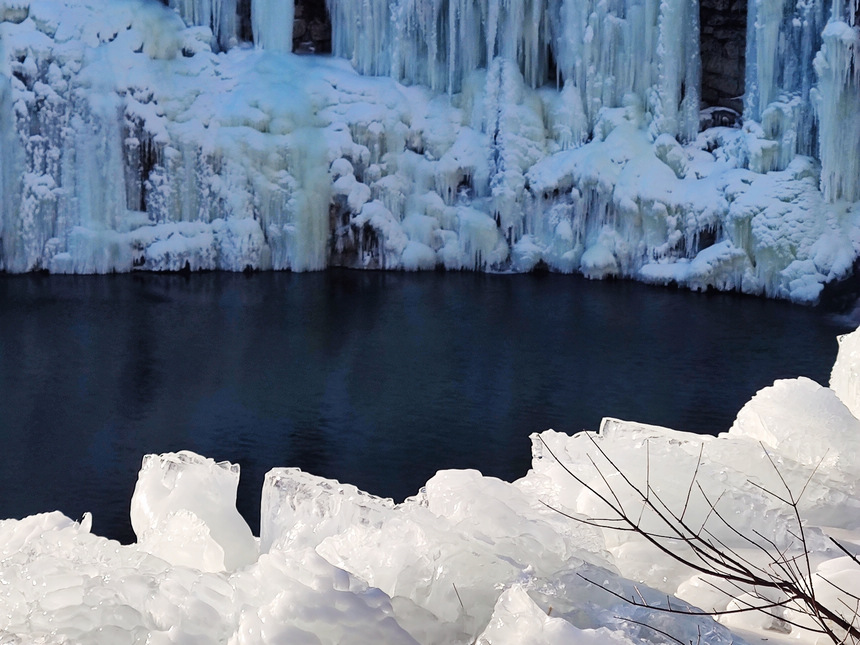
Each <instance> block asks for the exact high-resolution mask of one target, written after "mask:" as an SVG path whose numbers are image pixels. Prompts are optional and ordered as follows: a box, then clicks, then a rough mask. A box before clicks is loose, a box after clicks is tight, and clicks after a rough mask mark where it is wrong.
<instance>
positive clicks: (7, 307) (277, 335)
mask: <svg viewBox="0 0 860 645" xmlns="http://www.w3.org/2000/svg"><path fill="white" fill-rule="evenodd" d="M849 325H850V323H849V321H848V319H846V318H842V319H837V318H835V317H830V316H828V315H826V314H824V313H823V312H822V311H820V310H817V309H811V308H804V307H797V306H792V305H789V304H786V303H781V302H771V301H764V300H759V299H755V298H746V297H740V296H734V295H726V294H715V295H701V294H691V293H687V292H670V291H666V290H661V289H654V288H649V287H646V286H643V285H638V284H633V283H628V282H604V283H594V282H588V281H585V280H582V279H578V278H574V277H566V276H554V275H545V276H493V275H483V274H478V275H475V274H419V275H414V274H402V273H377V272H373V273H371V272H354V271H335V270H332V271H327V272H324V273H315V274H303V275H295V274H290V273H266V274H254V275H238V274H221V273H211V274H202V275H192V276H186V275H151V274H134V275H122V276H97V277H81V276H77V277H74V276H38V275H37V276H4V277H2V278H0V392H2V395H0V424H2V425H0V431H2V437H3V439H4V450H3V451H0V517H20V516H23V515H27V514H31V513H34V512H39V511H45V510H53V509H60V510H62V511H63V512H64V513H66V514H67V515H69V516H71V517H73V518H78V517H80V516H81V514H82V513H83V512H84V511H88V510H89V511H92V512H93V514H94V530H95V531H96V532H98V533H100V534H105V535H108V536H110V537H115V538H119V539H122V540H124V541H128V540H131V539H133V534H132V533H131V528H130V526H129V523H128V502H129V498H130V495H131V491H132V490H133V488H134V482H135V478H136V473H137V469H138V467H139V465H140V460H141V457H142V456H143V454H144V453H147V452H164V451H169V450H180V449H185V448H187V449H191V450H194V451H197V452H200V453H202V454H205V455H207V456H210V457H214V458H216V459H219V460H220V459H229V460H231V461H234V462H238V463H240V464H241V467H242V484H241V485H240V490H239V508H240V510H241V511H242V513H243V514H244V515H245V516H246V517H247V518H248V520H249V522H250V523H251V526H252V527H256V526H257V525H258V522H259V490H260V487H261V485H262V480H263V476H264V474H265V472H266V471H267V470H268V469H269V468H272V467H274V466H287V465H288V466H299V467H301V468H303V469H305V470H308V471H310V472H312V473H315V474H318V475H323V476H326V477H332V478H337V479H341V480H343V481H349V482H350V483H353V484H356V485H357V486H359V487H360V488H363V489H365V490H368V491H370V492H373V493H376V494H379V495H385V496H392V497H395V498H397V499H402V498H404V497H406V496H408V495H411V494H414V493H415V492H416V491H417V489H418V488H419V487H420V486H421V485H422V484H423V482H424V481H426V480H427V479H428V478H429V477H430V476H431V475H432V474H433V473H435V472H436V470H438V469H442V468H478V469H480V470H481V471H482V472H484V474H488V475H494V476H498V477H502V478H505V479H514V478H517V477H519V476H522V475H523V474H525V472H526V470H527V469H528V467H529V462H530V453H529V440H528V435H529V434H530V433H532V432H536V431H540V430H544V429H546V428H555V429H556V430H560V431H564V432H570V433H572V432H576V431H578V430H581V429H583V428H587V429H596V428H597V426H598V424H599V421H600V418H601V417H602V416H616V417H621V418H628V419H635V420H639V421H643V422H648V423H655V424H660V425H667V426H670V427H675V428H678V429H683V430H691V431H695V432H707V433H716V432H720V431H723V430H727V429H728V427H729V426H730V425H731V422H732V419H733V418H734V415H735V413H736V412H737V410H738V408H739V407H740V406H741V405H742V404H743V403H744V402H745V401H746V400H747V399H749V397H750V396H751V395H752V394H753V393H754V392H755V391H756V390H757V389H759V388H761V387H763V386H765V385H768V384H770V383H771V382H772V381H773V380H774V379H776V378H786V377H793V376H796V375H801V374H802V375H806V376H809V377H811V378H813V379H815V380H817V381H819V382H821V383H825V384H826V382H827V379H828V376H829V370H830V366H831V364H832V362H833V359H834V357H835V355H836V341H835V336H836V335H837V334H838V333H842V332H844V331H847V330H848V329H849Z"/></svg>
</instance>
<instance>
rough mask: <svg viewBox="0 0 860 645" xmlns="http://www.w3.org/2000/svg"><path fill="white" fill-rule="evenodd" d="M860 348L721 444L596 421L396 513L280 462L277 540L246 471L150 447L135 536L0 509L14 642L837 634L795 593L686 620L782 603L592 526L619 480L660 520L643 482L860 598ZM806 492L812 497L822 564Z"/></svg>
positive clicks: (623, 497) (763, 561) (769, 392)
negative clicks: (511, 469)
mask: <svg viewBox="0 0 860 645" xmlns="http://www.w3.org/2000/svg"><path fill="white" fill-rule="evenodd" d="M858 346H860V329H858V330H857V331H855V332H853V333H851V334H849V335H846V336H843V337H841V338H840V345H839V355H838V358H837V361H836V364H835V365H834V369H833V376H832V387H833V389H829V388H825V387H822V386H820V385H818V384H816V383H813V382H812V381H810V380H809V379H805V378H799V379H792V380H781V381H777V382H776V383H775V384H774V385H773V386H771V387H768V388H765V389H764V390H762V391H761V392H759V393H758V394H756V395H755V396H754V397H753V398H752V399H751V400H750V401H749V403H747V404H746V405H745V406H744V407H743V409H742V410H741V411H740V412H739V414H738V417H737V419H736V421H735V423H734V424H733V425H732V427H731V429H730V430H729V431H728V432H727V433H724V434H721V435H719V436H717V437H712V436H698V435H692V434H687V433H683V432H678V431H674V430H669V429H666V428H660V427H656V426H648V425H644V424H640V423H634V422H628V421H620V420H617V419H611V418H608V419H604V421H603V423H602V424H601V428H600V432H599V433H596V434H595V433H591V432H582V433H580V434H577V435H574V436H567V435H563V434H559V433H556V432H553V431H552V430H548V431H546V432H543V433H541V434H540V435H533V437H532V441H533V450H532V452H533V459H532V469H531V470H530V471H529V473H528V474H527V475H526V476H525V477H523V478H522V479H520V480H518V481H515V482H513V483H507V482H503V481H501V480H498V479H495V478H492V477H484V476H482V475H481V473H479V472H477V471H474V470H464V471H454V470H451V471H440V472H439V473H437V474H436V475H435V476H434V477H433V478H432V479H430V481H428V482H427V484H426V485H425V486H424V487H423V488H422V489H421V490H420V491H418V492H417V494H416V495H415V496H414V497H411V498H409V499H407V500H406V501H404V502H402V503H400V504H395V503H394V502H392V501H391V500H388V499H381V498H378V497H374V496H373V495H369V494H367V493H364V492H362V491H360V490H359V489H357V488H355V487H354V486H351V485H349V484H341V483H339V482H336V481H331V480H326V479H322V478H320V477H316V476H314V475H311V474H309V473H305V472H302V471H300V470H298V469H295V468H276V469H273V470H272V471H270V472H269V473H268V475H267V476H266V480H265V483H264V485H263V491H262V505H261V526H260V538H259V539H257V538H254V537H253V536H252V534H251V531H250V529H249V527H248V525H247V524H246V523H245V522H244V520H243V519H242V518H241V517H240V516H239V514H238V513H237V512H236V509H235V495H236V483H237V481H238V477H239V466H238V465H235V464H229V463H226V462H223V463H215V462H214V461H212V460H211V459H206V458H204V457H200V456H198V455H195V454H194V453H190V452H181V453H169V454H164V455H147V456H146V457H144V460H143V465H142V468H141V472H140V475H139V477H138V483H137V486H136V487H135V492H134V495H133V497H132V500H131V517H132V523H133V526H134V529H135V531H136V532H137V535H138V541H137V542H136V543H134V544H130V545H127V546H123V545H120V544H118V543H117V542H113V541H110V540H107V539H105V538H101V537H98V536H96V535H93V534H92V533H91V531H90V527H91V525H92V518H91V517H90V516H89V514H87V515H85V517H84V518H83V519H82V520H81V521H80V522H74V521H72V520H71V519H69V518H66V517H64V516H63V515H61V514H60V513H57V512H55V513H47V514H41V515H34V516H31V517H27V518H24V519H22V520H3V521H0V580H2V581H3V584H2V585H0V633H2V634H3V638H4V639H5V640H8V641H9V642H28V643H30V642H33V643H68V642H74V643H110V644H112V645H114V644H117V643H136V642H148V643H203V642H205V643H216V642H220V643H229V644H232V645H238V644H244V645H249V644H252V643H282V642H301V643H368V642H378V643H385V644H388V643H422V644H433V643H438V644H442V643H449V644H450V643H463V644H466V643H475V642H482V643H483V642H485V643H536V644H546V645H555V644H561V643H570V642H577V643H579V642H583V643H595V644H596V643H613V644H615V643H618V644H640V643H652V642H662V641H661V640H660V636H659V634H661V633H663V634H669V635H670V636H671V637H672V638H674V639H677V640H680V641H682V642H688V641H690V640H692V641H693V642H696V639H697V638H701V642H706V643H709V644H718V645H719V644H726V645H728V644H730V643H734V644H738V643H744V642H747V641H746V640H744V639H750V640H749V642H752V643H756V642H763V641H764V640H767V641H768V642H777V643H779V642H786V643H787V642H794V643H801V644H803V643H810V644H811V643H816V642H821V641H819V640H817V639H818V635H817V634H816V633H814V632H812V631H808V630H807V629H805V628H804V626H807V627H812V625H811V624H810V623H809V618H808V616H806V615H804V614H802V613H801V612H799V611H798V608H797V607H796V606H794V605H792V604H790V603H789V604H788V605H786V606H781V605H780V606H776V607H773V608H770V609H768V610H767V611H766V612H751V613H741V614H728V615H726V616H723V617H720V618H719V619H718V620H719V622H716V621H714V620H713V619H712V618H710V617H708V616H706V615H686V614H684V613H683V611H686V610H691V611H694V612H696V611H698V610H695V609H694V608H695V607H700V608H702V609H705V610H711V611H719V610H723V609H730V610H731V609H733V608H742V607H744V606H745V603H750V602H752V603H758V602H761V599H763V598H765V599H770V600H771V601H773V602H780V601H781V600H782V599H783V596H781V592H780V591H779V590H772V591H767V590H760V593H762V594H764V595H758V596H756V595H755V591H754V590H752V589H744V588H740V589H739V588H737V587H735V586H734V585H732V584H728V583H726V582H725V581H721V580H719V579H717V578H713V577H708V576H704V575H703V574H701V573H700V572H697V571H695V570H693V569H691V568H688V567H687V566H685V565H683V564H681V563H679V562H678V561H676V560H675V559H673V558H670V557H668V556H667V555H666V554H665V553H661V552H660V551H658V550H657V549H656V548H655V547H654V546H653V545H651V544H649V543H647V542H646V541H645V540H644V539H643V538H641V537H638V536H637V535H635V534H632V533H629V532H620V531H617V530H615V529H613V528H599V527H597V526H593V525H590V524H587V523H582V522H581V521H577V520H576V519H574V518H581V519H587V518H606V517H608V514H609V513H610V511H609V510H608V509H607V507H606V504H605V503H604V501H601V500H600V499H599V498H598V497H597V494H598V493H600V494H604V495H605V494H606V493H607V492H608V488H607V486H611V487H612V489H613V491H614V495H612V496H610V497H606V498H605V499H607V500H608V499H613V500H615V501H616V502H617V503H618V504H621V505H623V506H624V507H625V508H627V509H628V512H629V513H631V515H632V516H633V517H635V518H636V519H637V520H638V521H639V522H640V523H641V526H643V527H645V528H646V529H649V530H652V531H655V532H660V527H661V526H662V524H661V521H660V519H659V517H658V516H657V514H656V513H655V512H653V511H651V510H648V509H644V510H643V508H642V497H641V496H640V495H639V494H638V493H637V492H635V490H634V489H633V488H632V486H638V487H640V490H642V487H643V486H645V485H646V482H647V485H648V487H649V490H650V493H649V495H653V496H659V499H660V500H661V503H662V504H665V509H666V510H667V511H670V512H673V513H676V514H679V513H681V512H682V509H683V516H684V520H685V522H686V523H687V524H688V525H689V526H700V525H702V524H703V523H704V524H705V525H706V526H707V527H708V530H709V536H710V539H711V540H712V541H715V542H718V543H719V544H720V545H721V548H723V549H726V550H729V549H730V550H732V552H733V553H735V554H736V555H738V556H739V557H743V558H745V559H746V561H748V562H750V563H758V564H759V565H761V566H765V567H767V566H769V563H770V562H771V560H770V558H772V557H773V556H772V554H768V553H766V552H765V551H766V550H768V549H771V546H772V549H774V550H776V549H778V550H779V552H780V553H783V554H784V557H786V558H792V557H794V556H795V555H799V556H800V558H801V562H803V563H804V567H805V563H806V562H807V561H808V563H809V567H810V570H811V571H813V572H814V573H813V579H812V580H813V584H814V585H815V588H816V591H817V593H818V594H819V597H820V599H821V600H822V601H823V602H826V603H828V605H829V606H830V607H832V608H843V607H845V606H846V605H845V604H844V603H849V604H848V605H847V606H849V607H850V606H853V605H852V604H851V603H853V600H852V596H851V594H856V593H857V591H858V587H857V580H858V579H860V577H858V574H860V565H858V564H857V562H856V559H853V558H851V557H848V556H847V555H846V553H844V552H843V551H841V550H840V549H838V548H837V547H836V545H835V544H834V543H833V542H832V541H831V540H830V536H832V537H834V538H836V539H837V540H838V541H839V544H841V545H842V546H844V548H845V549H847V550H848V552H849V553H856V552H857V549H858V548H860V484H858V482H860V470H858V463H857V460H856V458H855V456H856V454H857V451H858V447H860V446H858V441H860V438H859V437H860V435H858V431H860V419H858V418H856V417H855V416H854V414H853V413H852V410H854V409H856V405H857V392H858V391H860V385H858V378H857V375H858V374H860V361H858V352H857V347H858ZM840 397H844V401H843V400H842V399H840ZM621 473H623V474H624V476H625V477H627V478H628V479H629V482H630V485H629V486H628V485H627V484H625V481H624V480H623V479H622V478H621ZM694 479H695V484H696V485H695V486H693V485H692V482H693V481H694ZM787 491H790V494H792V495H794V496H795V498H797V499H798V500H799V501H798V505H797V509H798V513H799V515H800V517H801V519H802V522H803V535H804V540H805V549H806V550H807V555H806V556H804V555H803V552H802V551H800V550H799V549H800V548H801V545H800V543H799V542H798V540H799V537H798V535H799V534H798V530H799V527H798V524H797V518H796V517H795V515H794V512H793V510H792V508H791V507H790V506H789V505H788V504H787V503H786V502H785V501H783V499H784V498H785V497H786V495H788V494H789V493H788V492H787ZM801 491H802V492H801ZM781 498H783V499H781ZM707 500H710V502H709V501H707ZM714 502H716V510H717V512H718V513H719V515H720V517H721V518H725V519H726V520H727V523H723V522H722V521H717V520H716V518H715V513H714V511H712V510H711V507H710V504H711V503H714ZM658 508H663V507H662V506H660V507H658ZM672 544H673V543H672V542H671V541H670V542H669V543H668V545H669V548H670V549H672V548H676V547H673V546H672ZM756 544H758V545H759V546H756ZM760 547H764V549H762V548H760ZM678 552H679V553H680V554H683V553H684V552H683V550H680V551H678ZM607 590H608V591H611V592H612V593H607ZM613 594H616V595H613ZM667 594H668V595H671V596H674V597H672V598H671V600H670V602H671V603H672V606H673V607H675V608H676V609H677V608H680V609H682V612H680V613H665V612H661V611H658V610H656V609H651V608H648V607H643V606H641V603H647V604H649V605H660V606H664V607H665V606H666V602H667V601H666V598H667ZM618 595H620V596H621V597H627V598H636V599H638V600H639V601H640V606H637V605H636V604H634V603H631V602H629V601H625V600H622V599H620V598H619V597H618ZM685 603H686V604H685ZM840 610H841V609H840ZM849 613H850V612H849ZM731 630H735V631H734V632H733V631H731ZM10 639H11V640H10Z"/></svg>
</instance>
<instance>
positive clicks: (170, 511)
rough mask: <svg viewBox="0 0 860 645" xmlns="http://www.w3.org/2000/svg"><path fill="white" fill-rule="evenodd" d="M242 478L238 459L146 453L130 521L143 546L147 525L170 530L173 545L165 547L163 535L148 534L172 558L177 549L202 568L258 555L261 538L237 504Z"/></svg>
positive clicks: (222, 566) (161, 553) (243, 562)
mask: <svg viewBox="0 0 860 645" xmlns="http://www.w3.org/2000/svg"><path fill="white" fill-rule="evenodd" d="M238 484H239V466H238V464H231V463H229V462H226V461H222V462H220V463H216V462H215V461H214V460H213V459H208V458H206V457H201V456H200V455H197V454H195V453H193V452H190V451H187V450H183V451H181V452H178V453H173V452H168V453H164V454H161V455H146V456H145V457H144V458H143V464H142V465H141V468H140V473H138V476H137V484H136V485H135V487H134V494H133V495H132V498H131V526H132V528H133V529H134V532H135V533H136V534H137V536H138V539H139V540H140V542H141V545H142V546H143V545H146V544H147V542H148V540H147V539H145V538H146V536H147V533H148V532H149V531H153V532H154V533H155V534H156V535H157V534H158V533H164V532H166V533H167V534H169V536H170V541H171V542H172V546H171V548H170V549H166V548H163V547H164V544H163V537H162V538H161V539H160V540H157V541H155V542H152V540H149V541H150V542H152V546H153V547H157V548H156V550H157V551H158V553H157V555H159V556H160V557H165V556H167V557H166V559H168V560H169V561H172V560H171V557H172V556H171V553H173V554H174V555H176V557H179V558H180V559H181V560H182V564H186V565H191V566H196V567H197V568H200V569H204V570H212V569H213V568H220V569H222V570H228V571H230V570H233V569H236V568H238V567H241V566H244V565H247V564H250V563H252V562H254V561H255V560H256V559H257V543H256V540H255V539H254V536H253V534H252V533H251V529H250V527H249V526H248V524H247V523H246V522H245V520H244V519H242V516H241V515H239V512H238V511H237V510H236V488H237V486H238ZM159 545H160V546H159ZM201 547H203V548H201ZM219 550H221V551H223V557H219V555H220V554H219ZM195 553H196V554H197V555H196V556H195V555H194V554H195ZM219 560H220V561H219ZM219 565H220V566H219Z"/></svg>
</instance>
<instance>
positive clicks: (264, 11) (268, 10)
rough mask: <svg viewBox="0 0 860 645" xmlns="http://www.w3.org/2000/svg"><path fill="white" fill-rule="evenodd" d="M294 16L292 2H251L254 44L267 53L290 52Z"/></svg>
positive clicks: (253, 0)
mask: <svg viewBox="0 0 860 645" xmlns="http://www.w3.org/2000/svg"><path fill="white" fill-rule="evenodd" d="M294 15H295V5H294V4H293V2H292V0H287V1H285V0H275V1H273V0H251V29H252V30H253V31H254V44H256V45H257V46H258V47H262V48H263V49H268V50H269V51H277V52H282V53H289V52H291V51H292V50H293V16H294Z"/></svg>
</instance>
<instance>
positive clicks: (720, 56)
mask: <svg viewBox="0 0 860 645" xmlns="http://www.w3.org/2000/svg"><path fill="white" fill-rule="evenodd" d="M746 14H747V2H746V0H701V2H700V4H699V16H700V24H701V47H702V49H701V51H702V101H703V102H704V103H705V104H707V105H714V106H720V107H728V108H731V109H733V110H736V111H737V112H741V111H743V93H744V68H745V65H746V60H745V48H746Z"/></svg>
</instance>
